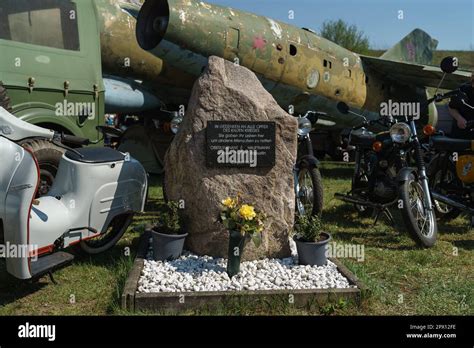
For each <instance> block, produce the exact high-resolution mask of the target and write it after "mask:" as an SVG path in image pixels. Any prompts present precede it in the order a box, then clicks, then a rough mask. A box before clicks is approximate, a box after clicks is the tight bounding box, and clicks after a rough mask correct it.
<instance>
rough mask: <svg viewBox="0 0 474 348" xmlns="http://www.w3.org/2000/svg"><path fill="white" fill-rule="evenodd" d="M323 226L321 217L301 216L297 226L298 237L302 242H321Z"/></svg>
mask: <svg viewBox="0 0 474 348" xmlns="http://www.w3.org/2000/svg"><path fill="white" fill-rule="evenodd" d="M322 227H323V224H322V221H321V217H319V215H315V216H310V217H308V216H306V215H303V216H299V217H298V221H297V222H296V225H295V232H296V236H297V237H298V239H299V240H301V241H302V242H307V243H314V242H317V241H318V240H319V235H320V234H321V230H322Z"/></svg>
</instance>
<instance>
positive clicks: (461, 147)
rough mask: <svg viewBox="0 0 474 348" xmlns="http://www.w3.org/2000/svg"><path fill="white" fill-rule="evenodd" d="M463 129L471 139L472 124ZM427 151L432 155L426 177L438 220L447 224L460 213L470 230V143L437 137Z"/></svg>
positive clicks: (473, 189)
mask: <svg viewBox="0 0 474 348" xmlns="http://www.w3.org/2000/svg"><path fill="white" fill-rule="evenodd" d="M467 129H468V130H470V131H471V132H472V139H474V122H473V121H471V122H468V124H467ZM430 147H431V148H432V149H433V150H434V151H436V155H435V156H434V157H433V159H432V161H431V162H430V164H429V166H428V176H429V177H430V187H431V190H432V195H433V198H434V203H435V208H436V212H437V215H438V217H440V218H441V219H443V220H451V219H454V218H456V217H458V216H459V215H460V214H461V213H463V212H464V213H466V214H468V215H470V216H471V226H472V227H474V140H470V139H453V138H449V137H446V136H445V135H444V134H441V133H437V134H435V135H433V136H432V137H431V138H430Z"/></svg>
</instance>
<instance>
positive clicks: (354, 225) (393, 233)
mask: <svg viewBox="0 0 474 348" xmlns="http://www.w3.org/2000/svg"><path fill="white" fill-rule="evenodd" d="M392 215H393V218H394V220H395V224H394V226H390V225H387V224H391V223H390V222H389V220H388V219H387V218H386V217H384V216H381V217H380V218H379V222H378V223H377V225H374V221H375V220H374V218H373V217H371V215H368V216H364V217H357V213H356V211H355V209H354V207H353V206H352V205H351V204H341V205H338V206H336V207H334V208H332V209H331V210H329V211H326V212H325V213H324V215H323V219H324V222H325V224H327V225H332V226H337V227H338V228H342V229H347V231H337V232H334V233H333V234H334V237H336V238H337V239H340V240H342V241H345V242H353V240H354V239H359V238H362V239H364V245H365V246H371V247H377V248H385V249H390V250H416V249H418V248H417V246H416V245H404V244H401V240H400V237H401V236H402V235H403V234H406V231H405V230H404V225H403V222H402V221H401V219H400V217H399V216H398V215H399V214H397V212H393V211H392ZM354 217H355V218H354ZM395 226H397V227H398V228H397V227H395ZM380 229H383V231H381V230H380ZM351 231H352V232H351ZM361 231H362V232H361Z"/></svg>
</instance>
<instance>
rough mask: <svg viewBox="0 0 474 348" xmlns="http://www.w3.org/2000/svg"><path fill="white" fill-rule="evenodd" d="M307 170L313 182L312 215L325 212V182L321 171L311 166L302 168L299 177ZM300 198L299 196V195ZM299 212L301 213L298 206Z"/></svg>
mask: <svg viewBox="0 0 474 348" xmlns="http://www.w3.org/2000/svg"><path fill="white" fill-rule="evenodd" d="M304 171H307V172H308V174H309V176H310V178H311V183H312V186H313V197H312V200H313V201H312V211H311V215H312V216H315V215H321V214H322V212H323V205H324V199H323V198H324V190H323V182H322V179H321V172H320V171H319V169H318V168H316V167H310V168H306V167H305V168H301V170H300V172H299V173H298V178H299V177H300V175H301V173H304ZM297 200H298V197H297ZM297 212H298V213H301V212H300V211H299V209H298V206H297Z"/></svg>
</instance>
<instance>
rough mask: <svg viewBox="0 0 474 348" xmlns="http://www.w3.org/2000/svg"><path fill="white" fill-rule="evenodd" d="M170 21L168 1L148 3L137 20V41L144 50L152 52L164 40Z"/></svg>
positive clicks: (161, 0)
mask: <svg viewBox="0 0 474 348" xmlns="http://www.w3.org/2000/svg"><path fill="white" fill-rule="evenodd" d="M169 21H170V7H169V4H168V1H167V0H155V1H146V2H145V4H144V5H143V6H142V9H141V10H140V14H139V15H138V20H137V40H138V43H139V45H140V47H141V48H143V49H144V50H152V49H153V48H155V47H156V46H158V44H159V43H160V42H161V41H162V40H163V38H164V36H165V34H166V31H167V29H168V25H169Z"/></svg>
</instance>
